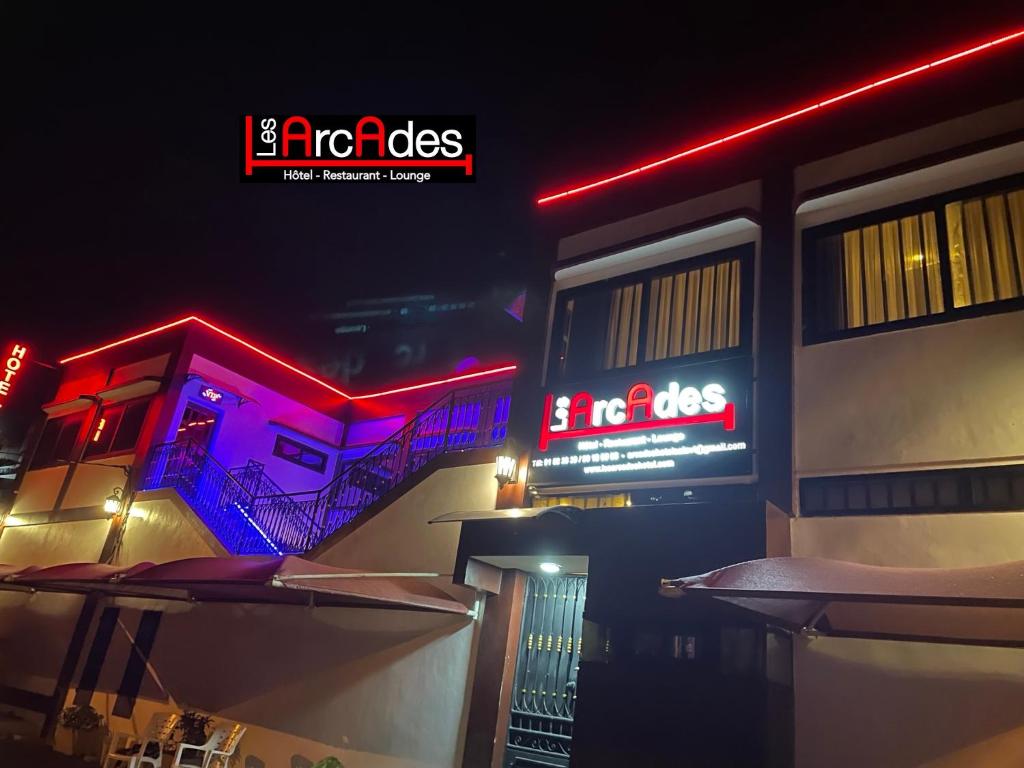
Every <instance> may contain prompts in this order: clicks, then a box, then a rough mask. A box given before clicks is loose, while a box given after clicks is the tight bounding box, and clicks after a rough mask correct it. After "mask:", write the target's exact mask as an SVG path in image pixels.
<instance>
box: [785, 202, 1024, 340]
mask: <svg viewBox="0 0 1024 768" xmlns="http://www.w3.org/2000/svg"><path fill="white" fill-rule="evenodd" d="M806 237H807V240H806V241H805V242H806V246H807V247H806V248H805V253H807V254H808V257H807V258H808V265H807V269H806V270H805V282H806V288H807V292H806V293H805V315H806V326H807V341H809V342H813V341H824V340H828V339H829V338H834V337H838V336H845V335H854V334H857V333H863V332H865V329H871V330H886V328H885V326H891V325H892V324H894V323H895V324H899V325H898V327H904V326H906V325H911V324H918V323H922V322H934V321H936V320H941V319H944V318H950V317H951V316H952V315H954V314H955V313H956V312H957V310H961V309H963V308H966V307H974V306H978V305H984V304H988V303H991V302H996V301H1002V300H1009V299H1017V298H1020V297H1021V296H1022V295H1024V189H1020V188H1017V189H1011V190H1009V191H1003V190H997V191H992V192H985V193H984V194H981V195H970V194H968V193H965V192H963V191H961V192H957V193H952V194H948V195H942V196H938V197H935V198H929V199H927V200H922V201H918V202H916V203H911V204H909V205H906V206H901V207H900V208H899V209H895V210H892V211H891V212H886V211H882V212H876V213H874V214H869V215H868V216H865V217H859V218H858V219H856V220H849V221H846V222H839V223H836V224H828V225H825V226H822V227H817V228H815V229H813V230H809V232H808V233H807V235H806ZM876 326H878V327H876Z"/></svg>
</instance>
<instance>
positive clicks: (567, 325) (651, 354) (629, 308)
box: [552, 246, 753, 379]
mask: <svg viewBox="0 0 1024 768" xmlns="http://www.w3.org/2000/svg"><path fill="white" fill-rule="evenodd" d="M752 251H753V247H752V246H741V247H739V248H733V249H729V250H728V251H722V252H718V253H715V254H709V255H707V256H702V257H699V258H695V259H692V260H687V261H684V262H680V263H679V264H678V265H677V266H676V267H675V268H674V269H673V268H672V267H659V268H657V269H655V270H647V271H646V272H639V273H636V274H633V275H630V276H629V277H626V278H620V279H618V280H617V281H615V282H614V283H612V284H610V285H609V284H608V283H605V284H603V285H594V286H586V287H584V288H581V289H577V290H575V291H573V292H571V293H569V294H568V295H566V296H564V297H563V298H562V300H561V301H560V303H559V308H560V311H559V313H558V314H557V315H556V317H555V326H554V328H553V334H552V342H553V345H552V355H553V358H552V363H553V366H554V368H553V370H554V372H555V373H556V374H557V375H558V376H559V377H561V378H568V379H577V378H584V377H586V376H588V375H592V374H594V373H598V372H600V371H612V370H616V369H620V368H629V367H632V366H638V365H644V364H646V363H653V362H657V361H661V360H671V359H674V358H684V357H686V356H688V355H699V354H705V353H714V352H718V351H724V350H728V349H731V348H734V347H740V346H741V345H742V344H743V339H744V338H745V331H744V328H745V324H744V323H745V321H744V316H745V315H744V311H745V310H744V309H743V301H744V299H745V296H744V292H745V291H744V288H743V283H744V278H745V271H744V270H745V269H746V268H747V267H746V265H747V264H749V261H748V260H747V259H746V258H745V257H744V256H743V254H744V253H752Z"/></svg>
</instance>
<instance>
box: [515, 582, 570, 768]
mask: <svg viewBox="0 0 1024 768" xmlns="http://www.w3.org/2000/svg"><path fill="white" fill-rule="evenodd" d="M586 597H587V577H586V576H543V575H540V574H533V573H531V574H528V575H527V577H526V592H525V598H524V603H523V622H522V627H521V629H520V637H519V652H518V655H517V658H516V669H515V676H514V678H513V685H512V709H511V713H510V717H509V727H508V736H507V739H506V743H505V759H504V762H503V765H504V768H567V766H568V765H569V756H570V754H571V750H572V729H573V717H574V715H575V711H576V678H577V675H578V673H579V664H580V646H581V643H582V641H583V604H584V602H585V601H586Z"/></svg>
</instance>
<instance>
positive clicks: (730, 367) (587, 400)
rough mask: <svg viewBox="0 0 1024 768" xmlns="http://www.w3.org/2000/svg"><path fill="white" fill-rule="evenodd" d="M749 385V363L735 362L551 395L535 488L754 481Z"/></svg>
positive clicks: (534, 464) (533, 471)
mask: <svg viewBox="0 0 1024 768" xmlns="http://www.w3.org/2000/svg"><path fill="white" fill-rule="evenodd" d="M751 379H752V375H751V366H750V361H749V359H734V360H730V361H724V362H721V363H713V364H707V365H701V366H690V367H688V368H678V369H675V370H674V371H673V370H665V369H662V371H661V372H660V373H657V372H656V373H653V374H652V375H649V376H647V377H645V379H644V380H642V381H636V379H633V380H632V381H630V380H628V379H623V378H622V377H617V378H615V379H609V378H607V377H606V378H605V379H603V380H599V381H596V382H592V383H590V384H589V385H586V386H581V387H580V388H579V389H578V390H577V391H576V393H575V394H573V395H567V394H564V392H549V393H547V394H546V395H545V397H544V406H543V414H542V418H541V424H540V430H539V437H538V441H537V451H536V452H535V453H534V455H533V457H531V461H530V482H531V483H533V484H537V485H562V484H565V485H571V484H574V483H576V484H578V483H595V482H602V481H605V482H608V481H612V480H616V479H618V480H626V481H632V480H645V479H652V480H655V479H657V480H664V479H671V478H673V477H686V478H693V477H723V476H734V475H735V476H742V475H749V474H751V473H752V472H753V458H752V455H753V446H752V445H751V438H752V430H751V426H752V419H751V414H750V399H751V388H752V387H751Z"/></svg>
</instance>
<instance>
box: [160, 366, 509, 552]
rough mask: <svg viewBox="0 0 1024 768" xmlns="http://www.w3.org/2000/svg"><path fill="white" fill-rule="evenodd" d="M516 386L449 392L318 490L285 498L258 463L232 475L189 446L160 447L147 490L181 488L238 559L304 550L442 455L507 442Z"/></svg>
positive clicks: (199, 513)
mask: <svg viewBox="0 0 1024 768" xmlns="http://www.w3.org/2000/svg"><path fill="white" fill-rule="evenodd" d="M510 389H511V383H510V382H500V383H499V384H495V385H489V386H482V387H474V388H471V389H463V390H457V391H455V392H451V393H449V394H448V395H446V396H445V397H443V398H441V399H440V400H438V401H437V402H436V403H434V404H433V405H431V406H430V407H429V408H427V409H426V410H425V411H423V412H422V413H421V414H419V415H418V416H417V417H416V418H415V419H413V420H412V421H410V422H408V423H407V424H405V425H404V426H403V427H402V428H401V429H400V430H398V431H397V432H395V433H394V434H393V435H391V436H390V437H388V438H387V439H386V440H384V441H383V442H381V443H380V444H378V445H376V446H375V447H374V448H372V449H371V450H370V451H369V452H368V453H367V454H366V455H364V456H362V457H361V458H359V459H357V460H355V461H353V462H350V463H348V464H347V465H346V466H345V467H344V468H343V469H342V471H341V472H340V473H339V474H338V475H337V476H336V477H335V478H334V479H333V480H331V481H330V482H329V483H328V484H327V485H325V486H324V487H322V488H319V489H317V490H312V491H300V492H297V493H285V492H284V491H282V490H281V488H280V487H278V486H277V485H276V483H274V482H273V481H272V480H271V479H270V478H269V477H268V476H267V475H266V473H265V472H264V470H263V465H262V464H260V463H259V462H256V461H252V460H250V462H249V463H248V464H247V465H245V466H244V467H238V468H236V469H232V470H227V469H225V468H224V467H222V466H221V465H220V464H219V463H218V462H217V461H216V460H215V459H214V458H213V457H212V456H210V455H209V454H208V453H207V452H206V451H205V450H204V449H203V448H202V447H200V446H199V445H197V444H196V443H193V442H188V441H186V442H175V443H164V444H162V445H159V446H157V447H156V448H155V449H154V452H153V455H152V457H151V459H150V462H149V467H148V472H147V475H146V481H145V485H144V487H146V488H168V487H170V488H175V489H176V490H177V491H178V492H179V493H180V494H181V496H182V498H184V499H185V501H187V502H188V503H189V505H190V506H191V507H192V508H193V509H194V510H195V512H196V513H197V514H198V515H199V516H200V517H201V518H202V519H203V521H204V522H205V523H206V524H207V525H208V526H209V528H210V529H211V530H212V531H213V533H214V534H215V535H216V536H217V538H218V539H219V540H220V541H221V543H222V544H224V546H225V547H226V548H227V549H228V550H229V551H231V552H233V553H235V554H257V553H263V554H266V553H270V554H284V553H296V552H304V551H307V550H310V549H312V548H313V547H315V546H316V545H317V544H319V543H320V542H321V541H323V540H324V539H325V538H326V537H328V536H330V535H331V534H332V533H334V532H335V531H337V530H338V529H340V528H341V527H343V526H344V525H346V524H348V523H350V522H352V520H354V519H355V518H356V517H358V516H359V514H360V513H361V512H363V510H365V509H366V508H367V507H369V506H370V505H371V504H373V503H374V502H375V501H377V500H378V499H380V498H381V497H382V496H383V495H384V494H386V493H388V492H389V491H391V490H393V489H394V488H396V487H397V486H398V485H399V484H400V483H401V482H402V481H403V480H405V479H406V478H407V477H409V476H410V475H412V474H413V473H414V472H416V471H417V470H419V469H420V468H421V467H423V466H425V465H426V464H427V463H428V462H430V461H432V460H433V459H434V458H436V457H437V456H440V455H441V454H444V453H452V452H456V451H464V450H469V449H473V448H486V447H490V446H496V445H501V444H502V443H504V442H505V434H506V431H507V428H508V418H509V407H510V404H511V395H510Z"/></svg>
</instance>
